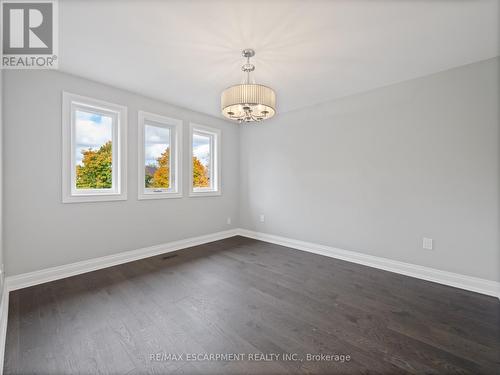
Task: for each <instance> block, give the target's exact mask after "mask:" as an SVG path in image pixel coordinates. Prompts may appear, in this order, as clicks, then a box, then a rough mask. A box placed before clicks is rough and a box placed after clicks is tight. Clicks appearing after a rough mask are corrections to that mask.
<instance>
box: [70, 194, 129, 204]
mask: <svg viewBox="0 0 500 375" xmlns="http://www.w3.org/2000/svg"><path fill="white" fill-rule="evenodd" d="M125 200H127V194H126V193H122V194H99V195H97V194H96V195H69V196H64V197H63V199H62V202H63V203H87V202H112V201H125Z"/></svg>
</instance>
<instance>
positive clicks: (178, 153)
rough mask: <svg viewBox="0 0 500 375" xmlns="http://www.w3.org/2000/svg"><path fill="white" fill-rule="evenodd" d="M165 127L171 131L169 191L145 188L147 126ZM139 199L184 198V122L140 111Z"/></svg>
mask: <svg viewBox="0 0 500 375" xmlns="http://www.w3.org/2000/svg"><path fill="white" fill-rule="evenodd" d="M148 123H151V125H153V126H158V127H164V128H167V129H169V130H170V145H169V147H170V182H171V185H172V186H171V187H169V188H168V189H157V188H154V189H151V188H146V187H145V186H144V180H145V170H144V165H145V144H144V141H145V131H146V125H147V124H148ZM138 125H139V126H138V137H137V138H138V141H139V143H138V148H137V149H138V150H139V157H138V160H139V165H138V166H139V168H138V176H139V181H138V199H164V198H181V197H182V147H181V145H182V120H178V119H174V118H170V117H165V116H161V115H157V114H154V113H149V112H145V111H139V120H138Z"/></svg>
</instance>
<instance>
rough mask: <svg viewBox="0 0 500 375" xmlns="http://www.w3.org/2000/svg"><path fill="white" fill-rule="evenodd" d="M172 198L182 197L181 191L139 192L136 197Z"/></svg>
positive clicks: (144, 198)
mask: <svg viewBox="0 0 500 375" xmlns="http://www.w3.org/2000/svg"><path fill="white" fill-rule="evenodd" d="M172 198H182V193H150V194H145V193H139V195H138V196H137V199H139V200H149V199H172Z"/></svg>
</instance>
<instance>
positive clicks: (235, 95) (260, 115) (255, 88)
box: [221, 49, 276, 123]
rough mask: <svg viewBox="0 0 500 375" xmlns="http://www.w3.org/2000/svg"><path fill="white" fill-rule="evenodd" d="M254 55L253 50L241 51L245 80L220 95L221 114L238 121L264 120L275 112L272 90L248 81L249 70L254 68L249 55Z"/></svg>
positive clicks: (274, 97) (274, 96) (274, 95)
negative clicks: (244, 58)
mask: <svg viewBox="0 0 500 375" xmlns="http://www.w3.org/2000/svg"><path fill="white" fill-rule="evenodd" d="M254 55H255V52H254V51H253V50H250V49H246V50H244V51H243V56H244V57H246V58H247V63H246V64H244V65H243V66H242V68H241V69H242V70H243V71H244V72H246V73H247V77H246V82H245V83H242V84H239V85H234V86H231V87H229V88H227V89H225V90H224V91H223V92H222V95H221V110H222V114H223V115H224V116H225V117H227V118H228V119H231V120H235V121H238V122H240V123H241V122H253V121H262V120H266V119H268V118H271V117H273V116H274V115H275V113H276V94H275V92H274V90H273V89H271V88H270V87H267V86H264V85H259V84H256V83H250V72H252V71H253V70H254V69H255V66H254V65H252V64H250V57H252V56H254Z"/></svg>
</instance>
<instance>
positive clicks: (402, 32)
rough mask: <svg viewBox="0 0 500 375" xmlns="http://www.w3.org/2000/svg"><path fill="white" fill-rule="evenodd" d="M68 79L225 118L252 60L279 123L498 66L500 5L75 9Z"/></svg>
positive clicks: (356, 1)
mask: <svg viewBox="0 0 500 375" xmlns="http://www.w3.org/2000/svg"><path fill="white" fill-rule="evenodd" d="M59 7H60V8H59V12H60V16H59V19H60V39H61V41H60V60H59V61H60V69H61V70H63V71H65V72H69V73H72V74H76V75H79V76H82V77H86V78H89V79H92V80H96V81H100V82H104V83H107V84H110V85H113V86H116V87H120V88H123V89H127V90H130V91H133V92H137V93H140V94H142V95H146V96H149V97H153V98H156V99H160V100H163V101H166V102H168V103H172V104H176V105H179V106H183V107H186V108H189V109H193V110H196V111H200V112H204V113H207V114H211V115H215V116H218V117H221V116H220V109H219V105H220V104H219V103H220V93H221V91H222V90H223V89H224V88H226V87H227V86H230V85H232V84H235V83H240V82H241V79H242V72H241V68H240V66H241V65H242V63H243V59H242V57H241V50H242V49H243V48H254V49H255V50H256V52H257V54H256V57H255V59H253V62H254V63H255V65H256V71H255V79H256V81H257V82H258V83H262V84H265V85H269V86H271V87H273V88H274V89H275V90H276V92H277V96H278V114H279V112H281V113H283V112H287V111H291V110H296V109H299V108H303V107H307V106H310V105H314V104H317V103H320V102H325V101H328V100H331V99H335V98H338V97H343V96H347V95H351V94H354V93H359V92H363V91H367V90H371V89H374V88H377V87H381V86H386V85H389V84H392V83H396V82H400V81H404V80H408V79H411V78H416V77H419V76H424V75H428V74H431V73H435V72H438V71H442V70H446V69H449V68H452V67H456V66H460V65H464V64H468V63H471V62H475V61H480V60H484V59H488V58H491V57H495V56H498V55H499V54H500V53H499V52H500V43H499V30H498V27H499V11H500V10H499V1H497V0H484V1H481V0H414V1H411V0H385V1H378V0H349V1H320V0H310V1H305V0H304V1H269V0H268V1H248V0H246V1H238V0H225V1H210V0H205V1H202V0H198V1H195V0H193V1H186V0H184V1H181V0H179V1H152V0H149V1H148V0H147V1H144V0H143V1H124V0H121V1H118V0H116V1H114V0H106V1H102V0H100V1H97V0H81V1H78V0H64V1H60V2H59Z"/></svg>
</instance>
